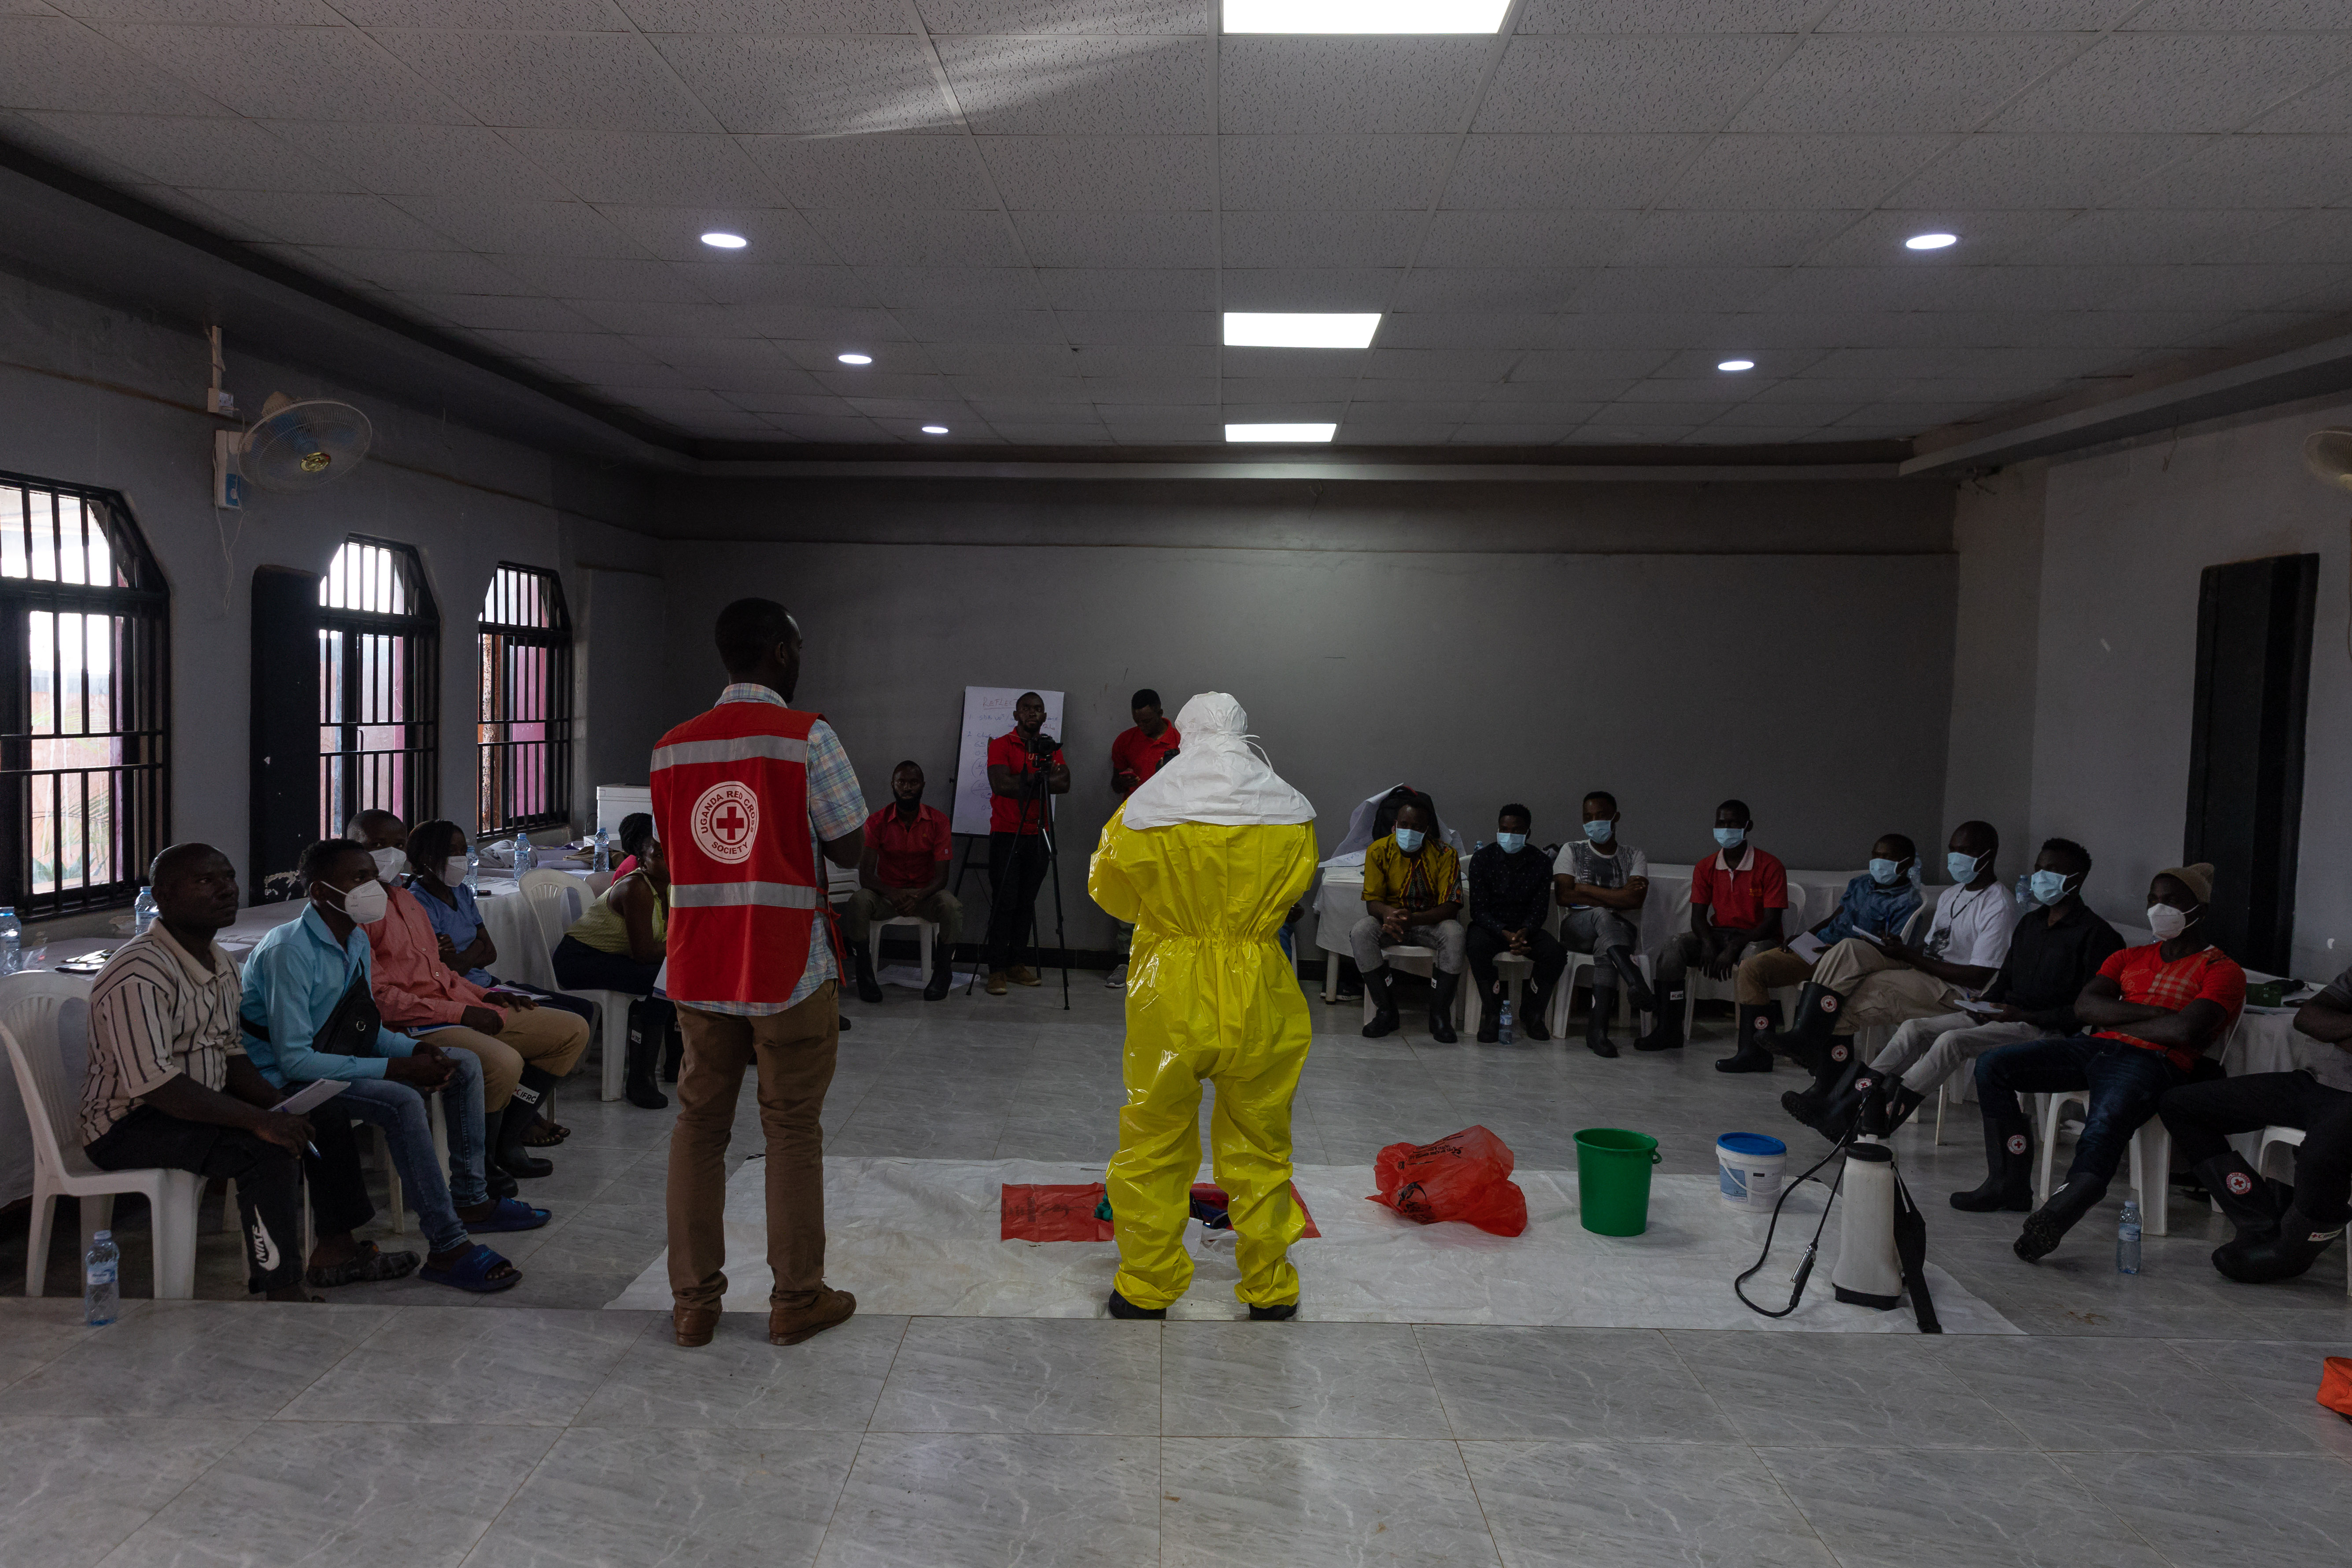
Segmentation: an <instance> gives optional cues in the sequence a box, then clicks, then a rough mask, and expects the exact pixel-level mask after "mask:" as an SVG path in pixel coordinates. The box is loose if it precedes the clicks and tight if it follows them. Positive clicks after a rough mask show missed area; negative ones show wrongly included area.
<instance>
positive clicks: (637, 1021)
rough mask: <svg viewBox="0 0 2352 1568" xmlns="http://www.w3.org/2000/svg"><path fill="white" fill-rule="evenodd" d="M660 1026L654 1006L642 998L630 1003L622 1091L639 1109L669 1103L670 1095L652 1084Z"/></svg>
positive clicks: (658, 1106) (658, 1054)
mask: <svg viewBox="0 0 2352 1568" xmlns="http://www.w3.org/2000/svg"><path fill="white" fill-rule="evenodd" d="M660 1028H661V1021H660V1018H659V1016H658V1015H657V1014H656V1010H655V1008H654V1007H652V1006H651V1005H648V1004H646V1003H645V1002H632V1003H630V1004H629V1057H628V1064H627V1065H628V1075H627V1077H626V1078H625V1079H624V1080H623V1082H622V1085H621V1094H622V1096H623V1098H625V1099H626V1100H628V1102H629V1103H630V1104H631V1105H634V1106H635V1107H636V1108H637V1109H638V1110H661V1109H662V1108H663V1107H664V1106H666V1105H667V1104H668V1103H669V1096H667V1095H666V1094H664V1093H663V1092H662V1091H661V1090H660V1089H658V1088H656V1086H655V1084H654V1063H655V1059H656V1058H658V1057H659V1056H660V1055H661V1048H662V1036H661V1034H660V1033H658V1032H657V1031H659V1030H660Z"/></svg>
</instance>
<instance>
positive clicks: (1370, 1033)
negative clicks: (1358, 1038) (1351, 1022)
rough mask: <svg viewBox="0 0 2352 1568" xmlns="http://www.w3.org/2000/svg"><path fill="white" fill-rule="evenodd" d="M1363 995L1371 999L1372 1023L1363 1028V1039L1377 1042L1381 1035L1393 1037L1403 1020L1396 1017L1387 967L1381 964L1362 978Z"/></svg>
mask: <svg viewBox="0 0 2352 1568" xmlns="http://www.w3.org/2000/svg"><path fill="white" fill-rule="evenodd" d="M1364 994H1365V995H1367V996H1369V997H1370V998H1371V999H1372V1021H1371V1022H1370V1023H1369V1024H1367V1025H1365V1026H1364V1038H1366V1039H1368V1040H1377V1039H1379V1038H1380V1037H1381V1036H1383V1035H1393V1034H1395V1033H1396V1032H1397V1026H1398V1025H1400V1024H1402V1022H1403V1021H1404V1020H1402V1018H1399V1017H1398V1016H1397V1010H1396V997H1395V995H1394V994H1391V992H1390V990H1389V966H1388V965H1387V964H1385V963H1383V964H1381V966H1380V967H1379V968H1378V969H1375V970H1373V971H1372V972H1371V973H1370V974H1367V975H1365V976H1364Z"/></svg>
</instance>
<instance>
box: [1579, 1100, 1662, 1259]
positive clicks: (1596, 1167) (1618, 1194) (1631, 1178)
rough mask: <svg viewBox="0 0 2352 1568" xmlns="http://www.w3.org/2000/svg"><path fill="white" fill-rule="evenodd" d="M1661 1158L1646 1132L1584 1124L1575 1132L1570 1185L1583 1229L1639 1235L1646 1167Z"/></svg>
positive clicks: (1645, 1211) (1646, 1199)
mask: <svg viewBox="0 0 2352 1568" xmlns="http://www.w3.org/2000/svg"><path fill="white" fill-rule="evenodd" d="M1663 1158H1664V1156H1663V1155H1661V1154H1660V1153H1659V1152H1658V1141H1657V1140H1656V1139H1654V1138H1653V1137H1651V1136H1650V1135H1649V1134H1648V1133H1646V1132H1628V1131H1624V1130H1623V1129H1622V1128H1618V1127H1588V1128H1586V1129H1585V1130H1584V1131H1581V1132H1580V1133H1578V1134H1577V1135H1576V1186H1577V1194H1578V1196H1579V1198H1580V1204H1579V1206H1580V1208H1581V1209H1582V1210H1583V1214H1582V1215H1581V1216H1580V1217H1581V1218H1582V1220H1583V1222H1584V1228H1585V1229H1587V1230H1589V1231H1591V1232H1593V1233H1594V1234H1596V1235H1599V1236H1639V1235H1641V1234H1642V1233H1643V1231H1645V1230H1647V1229H1649V1228H1650V1167H1651V1166H1653V1165H1654V1164H1656V1163H1658V1162H1659V1161H1660V1160H1661V1159H1663Z"/></svg>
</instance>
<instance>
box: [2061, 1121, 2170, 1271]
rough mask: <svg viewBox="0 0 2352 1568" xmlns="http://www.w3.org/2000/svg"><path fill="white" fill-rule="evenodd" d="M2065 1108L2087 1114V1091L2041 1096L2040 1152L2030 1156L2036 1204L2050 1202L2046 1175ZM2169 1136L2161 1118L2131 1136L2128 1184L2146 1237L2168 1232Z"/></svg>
mask: <svg viewBox="0 0 2352 1568" xmlns="http://www.w3.org/2000/svg"><path fill="white" fill-rule="evenodd" d="M2069 1105H2079V1106H2081V1107H2082V1108H2083V1114H2084V1116H2085V1117H2087V1116H2089V1115H2090V1113H2091V1097H2090V1091H2089V1090H2088V1089H2065V1090H2063V1091H2061V1092H2059V1093H2056V1094H2045V1095H2043V1096H2042V1149H2041V1152H2039V1153H2038V1154H2036V1155H2035V1157H2034V1178H2033V1196H2034V1202H2035V1203H2036V1204H2037V1205H2040V1204H2046V1203H2048V1202H2049V1201H2050V1173H2051V1167H2052V1165H2053V1162H2054V1156H2055V1155H2056V1153H2057V1152H2058V1123H2059V1122H2060V1121H2062V1120H2063V1112H2064V1110H2065V1108H2066V1107H2067V1106H2069ZM2171 1175H2172V1134H2171V1133H2170V1132H2169V1131H2166V1129H2165V1125H2164V1119H2163V1118H2162V1117H2160V1116H2151V1117H2149V1118H2148V1119H2147V1121H2144V1122H2142V1123H2141V1124H2140V1128H2139V1131H2137V1132H2134V1133H2133V1134H2132V1141H2131V1184H2132V1190H2133V1191H2134V1192H2135V1193H2137V1194H2138V1197H2139V1212H2140V1228H2141V1229H2142V1230H2143V1231H2144V1232H2145V1233H2146V1234H2147V1235H2149V1236H2164V1235H2166V1234H2168V1232H2169V1230H2170V1228H2171V1227H2170V1223H2169V1222H2170V1219H2171V1214H2170V1210H2171V1192H2172V1182H2171Z"/></svg>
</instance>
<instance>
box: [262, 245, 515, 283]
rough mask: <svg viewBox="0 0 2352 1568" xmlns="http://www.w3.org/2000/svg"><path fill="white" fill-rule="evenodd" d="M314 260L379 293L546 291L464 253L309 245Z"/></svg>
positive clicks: (511, 273) (507, 271)
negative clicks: (347, 274) (388, 291)
mask: <svg viewBox="0 0 2352 1568" xmlns="http://www.w3.org/2000/svg"><path fill="white" fill-rule="evenodd" d="M303 249H304V250H305V251H306V252H307V253H308V254H309V255H310V256H311V257H313V258H317V259H318V260H320V261H321V262H324V263H325V264H326V265H327V266H329V267H331V268H337V269H339V270H341V271H343V272H347V273H349V274H351V275H352V277H354V278H358V279H362V280H363V281H365V282H368V283H372V284H373V285H375V286H376V287H377V288H379V289H394V290H398V291H403V292H405V291H408V290H412V289H414V290H418V291H424V292H434V293H446V294H530V293H538V292H543V291H544V290H542V289H540V288H539V286H538V285H537V284H535V283H533V282H532V281H531V280H530V279H525V278H522V277H520V276H518V275H517V274H516V273H514V272H512V271H510V270H509V269H508V268H506V267H505V266H504V265H502V264H498V263H493V262H491V261H490V260H489V259H488V258H485V257H480V256H476V255H473V254H472V253H471V252H468V251H463V250H373V249H366V248H360V247H341V246H305V247H303Z"/></svg>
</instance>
